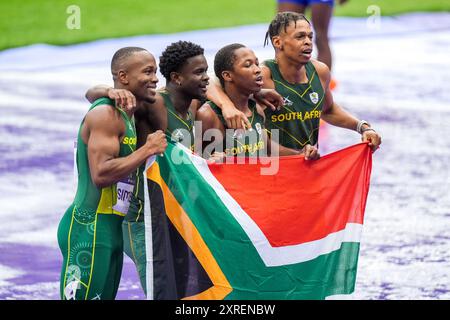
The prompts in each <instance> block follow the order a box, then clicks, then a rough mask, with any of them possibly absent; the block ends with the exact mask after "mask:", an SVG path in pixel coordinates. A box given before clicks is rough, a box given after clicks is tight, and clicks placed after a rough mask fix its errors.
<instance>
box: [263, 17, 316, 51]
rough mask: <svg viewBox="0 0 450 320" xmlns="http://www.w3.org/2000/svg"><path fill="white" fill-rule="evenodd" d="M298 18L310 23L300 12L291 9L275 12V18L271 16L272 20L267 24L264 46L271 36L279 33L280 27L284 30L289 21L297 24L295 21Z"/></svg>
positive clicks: (270, 39)
mask: <svg viewBox="0 0 450 320" xmlns="http://www.w3.org/2000/svg"><path fill="white" fill-rule="evenodd" d="M299 20H303V21H306V22H308V24H310V25H311V23H310V22H309V20H308V19H306V17H305V16H304V15H303V14H301V13H297V12H292V11H285V12H279V13H277V15H276V16H275V18H273V20H272V21H271V22H270V24H269V29H268V30H267V32H266V37H265V39H264V46H266V44H268V43H269V41H270V42H272V38H273V37H275V36H278V35H280V33H281V30H282V29H283V30H284V32H286V29H287V27H288V26H289V24H290V23H291V22H294V23H295V25H296V26H297V21H299ZM272 44H273V43H272Z"/></svg>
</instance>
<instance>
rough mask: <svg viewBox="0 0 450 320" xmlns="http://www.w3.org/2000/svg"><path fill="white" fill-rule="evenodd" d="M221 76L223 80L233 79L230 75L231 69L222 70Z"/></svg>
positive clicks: (229, 80)
mask: <svg viewBox="0 0 450 320" xmlns="http://www.w3.org/2000/svg"><path fill="white" fill-rule="evenodd" d="M222 78H223V81H225V82H231V81H233V78H232V76H231V71H222Z"/></svg>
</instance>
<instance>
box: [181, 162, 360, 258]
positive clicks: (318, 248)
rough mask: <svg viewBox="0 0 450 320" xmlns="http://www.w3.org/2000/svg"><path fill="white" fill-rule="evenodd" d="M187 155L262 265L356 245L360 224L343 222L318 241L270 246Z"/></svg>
mask: <svg viewBox="0 0 450 320" xmlns="http://www.w3.org/2000/svg"><path fill="white" fill-rule="evenodd" d="M188 155H189V157H190V159H191V161H192V163H193V165H194V166H195V167H196V168H197V170H198V172H199V173H200V174H201V176H202V177H203V178H204V179H205V180H206V181H207V182H208V183H209V185H210V186H211V187H212V188H213V190H214V191H215V192H216V194H217V196H218V197H219V198H220V200H221V201H222V202H223V203H224V205H225V206H226V207H227V208H228V210H229V211H230V212H231V214H232V215H233V217H234V218H235V219H236V220H237V221H238V223H239V224H240V225H241V227H242V228H243V229H244V231H245V233H246V234H247V236H248V237H249V239H250V240H251V241H252V243H253V245H254V246H255V248H256V250H257V251H258V253H259V255H260V257H261V259H262V260H263V261H264V263H265V265H266V266H269V267H270V266H281V265H286V264H293V263H300V262H305V261H309V260H312V259H315V258H317V257H319V256H320V255H323V254H328V253H331V252H333V251H335V250H338V249H339V248H340V247H341V244H342V242H359V241H360V239H361V232H362V225H361V224H357V223H347V225H346V226H345V229H343V230H341V231H338V232H335V233H331V234H329V235H327V236H326V237H325V238H322V239H319V240H315V241H311V242H306V243H302V244H298V245H291V246H284V247H272V246H271V245H270V243H269V241H268V240H267V238H266V236H265V235H264V233H263V232H262V231H261V229H260V228H259V227H258V225H257V224H256V223H255V222H254V221H253V220H252V219H251V218H250V216H249V215H248V214H247V213H246V212H245V211H244V210H243V209H242V207H241V206H240V205H239V204H238V203H237V202H236V200H234V199H233V197H232V196H231V195H230V194H229V193H228V192H227V191H226V190H225V188H224V187H223V186H222V185H221V184H220V182H219V181H218V180H217V179H216V177H214V175H213V174H212V173H211V171H210V170H209V167H208V164H207V162H206V161H205V160H204V159H202V158H200V157H197V156H195V155H192V154H188Z"/></svg>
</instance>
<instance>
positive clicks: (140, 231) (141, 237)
mask: <svg viewBox="0 0 450 320" xmlns="http://www.w3.org/2000/svg"><path fill="white" fill-rule="evenodd" d="M160 94H161V96H162V97H163V99H164V105H165V106H166V108H167V129H166V131H165V133H166V135H167V136H168V137H171V138H172V140H175V141H178V142H180V143H181V144H183V145H184V146H185V147H187V148H190V149H191V150H192V149H193V147H194V134H193V127H194V118H193V115H192V113H191V111H188V116H187V119H182V118H181V117H180V115H179V114H178V113H177V111H176V110H175V107H174V105H173V103H172V101H171V100H170V96H169V93H168V92H167V91H162V92H160ZM144 170H145V164H143V165H142V166H140V167H139V169H138V175H137V183H136V189H135V191H134V192H133V194H132V196H131V202H130V208H129V210H128V214H127V215H126V217H125V219H124V221H123V225H122V230H123V241H124V251H125V253H126V254H127V256H129V257H130V258H131V259H132V260H133V262H134V263H135V265H136V269H137V271H138V274H139V279H140V281H141V285H142V288H143V289H144V292H145V293H146V294H147V284H146V264H147V255H146V248H145V223H144V201H145V200H144V181H143V180H142V179H143V172H144ZM149 193H150V194H149V196H150V197H152V190H149ZM155 223H158V222H155Z"/></svg>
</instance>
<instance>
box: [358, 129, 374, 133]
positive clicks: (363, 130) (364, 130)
mask: <svg viewBox="0 0 450 320" xmlns="http://www.w3.org/2000/svg"><path fill="white" fill-rule="evenodd" d="M366 131H373V132H376V131H375V130H374V129H372V128H365V129H362V130H361V134H363V133H364V132H366Z"/></svg>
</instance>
